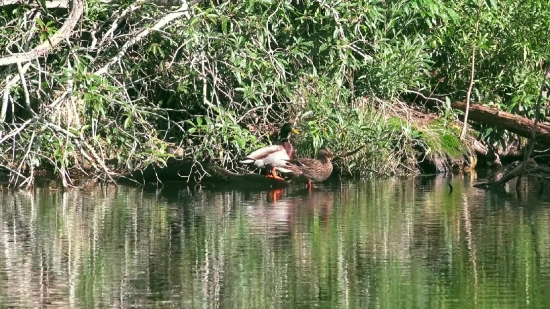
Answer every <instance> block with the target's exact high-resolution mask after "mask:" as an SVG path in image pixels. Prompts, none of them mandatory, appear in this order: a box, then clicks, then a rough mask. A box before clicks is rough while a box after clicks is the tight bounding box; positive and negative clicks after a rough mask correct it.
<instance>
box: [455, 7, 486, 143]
mask: <svg viewBox="0 0 550 309" xmlns="http://www.w3.org/2000/svg"><path fill="white" fill-rule="evenodd" d="M477 5H478V9H477V21H476V25H475V30H474V43H473V44H472V61H471V67H470V84H469V85H468V91H467V92H466V111H465V112H464V125H463V126H462V131H461V132H460V140H461V141H462V140H464V137H465V136H466V130H467V128H468V114H469V112H470V96H471V95H472V88H473V87H474V73H475V61H476V40H477V32H478V29H479V21H480V20H481V6H482V4H481V1H478V4H477Z"/></svg>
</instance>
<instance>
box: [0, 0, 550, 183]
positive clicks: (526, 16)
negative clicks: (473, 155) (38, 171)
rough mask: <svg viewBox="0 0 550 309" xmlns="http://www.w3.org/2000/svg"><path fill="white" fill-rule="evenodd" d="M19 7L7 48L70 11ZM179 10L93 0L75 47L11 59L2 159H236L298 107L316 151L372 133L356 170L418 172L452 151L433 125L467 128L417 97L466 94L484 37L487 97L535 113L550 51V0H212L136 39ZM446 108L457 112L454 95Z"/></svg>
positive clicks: (480, 68)
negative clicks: (415, 109)
mask: <svg viewBox="0 0 550 309" xmlns="http://www.w3.org/2000/svg"><path fill="white" fill-rule="evenodd" d="M4 8H7V9H5V10H2V12H1V13H0V14H1V15H0V20H2V21H1V22H0V23H1V24H4V25H5V26H4V27H1V29H0V49H1V50H6V51H9V52H10V53H16V52H23V51H28V50H31V49H32V48H33V46H36V45H37V44H40V43H41V42H44V41H45V40H48V37H49V36H51V35H52V34H53V33H55V32H56V31H57V30H58V29H59V28H60V27H61V25H62V24H63V23H64V22H65V19H66V15H67V10H63V9H51V8H50V9H45V8H44V7H25V6H7V7H4ZM173 9H174V8H171V9H168V8H164V7H160V6H157V5H155V4H153V3H150V2H139V3H134V2H129V1H126V2H107V3H105V2H99V1H88V2H86V9H85V11H84V16H83V17H82V18H81V21H80V23H79V25H78V26H77V28H76V29H75V32H74V33H73V35H72V36H71V37H70V40H68V41H67V42H64V44H63V45H61V47H59V48H56V49H55V50H53V51H52V52H50V53H49V54H48V56H47V57H42V58H39V60H35V61H32V62H29V63H27V64H26V63H23V64H22V66H19V67H18V65H15V64H12V65H8V66H3V67H0V75H1V77H2V78H1V82H0V85H1V88H2V89H6V90H5V91H4V93H3V100H2V105H1V110H0V111H1V113H0V125H1V126H2V128H1V129H2V130H3V134H2V135H1V136H0V141H1V143H0V150H1V151H2V158H1V159H0V164H1V166H2V167H4V168H9V169H12V170H14V171H18V172H22V171H23V170H25V166H26V167H27V169H26V171H27V172H32V171H33V169H34V168H36V167H38V166H44V165H51V166H54V167H55V168H56V169H57V170H58V171H59V172H60V174H61V175H63V178H64V179H65V180H68V179H69V177H70V172H69V171H68V168H70V167H74V166H77V167H78V166H80V165H83V164H88V165H91V166H92V167H94V170H96V171H102V172H103V173H104V174H109V173H113V171H115V170H117V171H120V168H123V169H128V168H129V169H135V168H140V167H143V166H145V165H147V164H150V163H152V162H157V163H161V164H162V163H163V162H164V160H166V158H168V157H169V156H170V154H169V152H168V151H167V147H168V145H169V143H175V144H176V145H178V146H181V149H182V152H183V155H184V156H185V157H191V158H193V159H194V160H196V161H204V160H214V161H219V162H220V163H222V164H224V165H229V166H230V167H234V166H233V165H232V162H234V159H235V158H236V157H238V156H240V155H242V154H243V153H245V152H246V151H249V150H251V149H252V148H254V147H257V146H259V145H262V144H264V143H266V142H268V141H269V140H268V139H267V136H268V135H269V133H273V132H274V131H275V130H276V127H277V126H278V125H280V124H281V123H282V122H283V121H285V120H292V121H294V120H296V121H297V124H298V126H299V127H298V128H299V129H300V131H301V132H302V133H303V134H302V135H301V136H300V138H299V139H298V140H297V141H296V142H295V144H296V145H297V147H298V150H299V152H301V153H302V154H304V155H310V154H312V153H313V150H314V148H316V147H318V146H320V145H321V144H322V143H327V144H328V145H330V146H331V148H332V149H333V151H334V152H335V153H339V152H343V151H346V150H351V149H354V148H356V147H357V146H358V145H361V144H365V145H368V147H367V148H365V150H364V151H363V152H362V155H358V156H357V157H355V158H352V159H349V160H346V162H344V163H343V165H342V167H344V170H348V171H350V172H351V173H359V174H365V173H370V172H371V171H372V170H375V171H378V172H380V173H384V174H389V173H410V172H414V168H415V166H416V160H417V159H418V153H417V152H418V151H419V150H420V151H423V152H427V153H430V152H435V151H439V150H441V149H432V148H433V147H438V146H437V145H438V143H434V142H433V139H432V142H430V141H429V140H426V138H425V136H431V135H433V134H432V133H433V132H436V134H437V135H438V136H444V135H447V136H448V135H452V134H450V133H452V132H454V130H455V128H451V126H449V125H441V126H438V127H437V128H428V127H427V126H426V125H425V124H423V123H421V122H412V121H411V120H410V119H409V118H408V117H403V115H405V114H407V112H403V110H404V108H405V107H406V103H411V102H410V101H413V100H414V99H415V97H416V95H417V94H418V93H422V94H424V95H426V96H429V95H437V96H439V97H447V102H449V101H452V100H464V99H465V94H466V90H467V88H468V83H469V79H470V66H471V60H472V59H471V56H472V50H474V53H475V54H476V58H475V63H474V68H475V78H474V81H475V83H474V85H473V92H472V98H471V99H472V101H473V102H480V103H483V104H491V105H496V106H499V108H501V109H503V110H508V111H513V112H518V113H522V114H524V115H528V116H532V107H533V105H534V102H535V99H536V95H537V88H538V85H539V83H540V77H541V75H542V70H541V66H542V65H543V63H544V61H546V60H547V59H548V56H549V54H550V44H548V43H549V42H548V38H547V35H546V32H547V31H548V29H550V2H548V1H540V0H527V1H523V2H521V3H520V2H518V1H514V0H506V1H498V2H497V1H477V2H475V1H468V0H459V1H447V0H439V1H437V0H433V1H432V0H417V1H405V0H395V1H393V0H392V1H309V0H308V1H265V0H263V1H262V0H250V1H237V2H233V1H209V2H199V3H194V4H192V5H191V7H190V9H189V11H188V12H187V11H186V13H185V14H183V15H182V18H179V19H176V20H174V21H172V22H171V23H169V25H168V26H167V27H165V28H163V29H160V30H155V31H152V32H151V33H149V34H148V35H147V36H145V37H144V39H143V40H141V41H139V42H135V44H133V42H132V41H131V40H132V39H134V38H135V37H136V36H137V35H138V34H139V33H140V32H141V31H143V30H144V29H150V28H151V27H153V26H154V25H155V24H156V23H157V22H158V21H159V20H162V18H165V17H166V16H170V14H166V12H168V11H170V10H173ZM125 44H126V45H127V46H129V48H128V49H127V50H126V53H123V54H120V52H121V50H123V49H124V48H123V46H124V45H125ZM117 55H122V57H121V58H120V60H119V61H114V62H113V63H112V64H111V65H110V66H109V67H108V70H106V71H105V70H104V71H102V70H101V68H104V66H106V65H109V64H110V62H109V61H110V60H111V59H113V57H116V56H117ZM28 65H30V67H29V66H28ZM18 71H20V72H21V71H22V72H24V73H25V74H17V72H18ZM105 72H107V73H105ZM102 73H105V74H102ZM17 76H24V78H23V79H21V80H20V81H18V82H16V83H13V85H11V87H7V85H9V84H10V80H14V79H16V78H17ZM441 116H442V117H443V118H442V119H444V121H442V122H440V123H443V124H446V123H447V122H446V121H445V119H446V120H452V119H453V118H454V117H455V116H456V115H455V114H454V112H452V111H451V110H450V107H449V106H448V104H447V105H445V104H442V105H441ZM481 129H483V130H485V131H483V132H484V133H485V135H487V136H488V137H489V138H493V139H498V138H501V137H502V136H503V135H502V134H503V132H498V131H496V130H492V128H481ZM487 129H489V130H487ZM434 130H435V131H434ZM428 131H429V132H428ZM489 133H490V134H489ZM366 167H370V168H366ZM117 168H118V169H117Z"/></svg>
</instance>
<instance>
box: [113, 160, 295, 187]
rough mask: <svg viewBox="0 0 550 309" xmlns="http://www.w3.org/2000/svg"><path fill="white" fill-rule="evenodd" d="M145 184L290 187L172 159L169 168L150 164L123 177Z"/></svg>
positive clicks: (255, 175)
mask: <svg viewBox="0 0 550 309" xmlns="http://www.w3.org/2000/svg"><path fill="white" fill-rule="evenodd" d="M123 179H126V180H130V181H133V182H137V183H140V184H144V183H147V182H149V183H150V182H159V183H162V182H172V181H178V182H181V181H185V182H188V183H199V182H200V183H202V184H207V183H210V184H219V185H223V186H224V187H231V188H242V189H245V188H246V189H260V188H261V189H270V188H273V189H280V188H286V187H288V186H290V182H288V181H285V180H279V179H273V178H268V177H266V176H265V175H262V174H255V173H246V174H238V173H234V172H231V171H229V170H227V169H225V168H222V167H220V166H217V165H214V164H208V163H205V162H204V163H201V164H193V161H192V160H189V159H184V160H176V159H169V160H168V161H167V164H166V166H162V167H160V166H157V165H154V164H152V165H150V166H148V167H147V168H145V169H144V170H139V171H135V172H133V173H130V174H126V175H124V176H123V177H121V178H119V179H118V180H119V181H122V180H123Z"/></svg>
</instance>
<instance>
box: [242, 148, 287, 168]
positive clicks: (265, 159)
mask: <svg viewBox="0 0 550 309" xmlns="http://www.w3.org/2000/svg"><path fill="white" fill-rule="evenodd" d="M289 159H290V158H289V157H288V154H287V153H286V151H285V149H284V147H283V146H281V145H271V146H265V147H262V148H260V149H258V150H254V151H253V152H251V153H250V154H249V155H248V156H246V157H245V158H244V159H243V160H241V161H239V162H240V163H243V164H254V165H255V166H257V167H263V166H265V165H272V166H274V167H277V166H285V165H286V164H287V161H286V160H289Z"/></svg>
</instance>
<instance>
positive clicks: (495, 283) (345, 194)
mask: <svg viewBox="0 0 550 309" xmlns="http://www.w3.org/2000/svg"><path fill="white" fill-rule="evenodd" d="M471 183H472V180H471V179H469V178H460V177H459V178H457V177H456V176H455V178H454V179H453V180H452V185H453V189H454V190H453V192H452V193H449V187H448V186H447V180H446V179H444V178H439V177H438V178H434V177H424V178H416V179H390V180H373V181H364V182H344V183H330V184H326V185H318V186H317V187H316V188H315V189H314V190H313V191H312V192H311V193H308V192H307V191H305V190H303V189H301V188H292V189H289V190H286V191H282V192H279V193H274V192H261V191H256V192H242V191H222V190H216V191H213V190H208V189H200V188H196V189H187V188H184V187H183V186H180V187H179V188H177V187H175V188H174V187H172V188H169V187H166V188H164V189H163V190H162V191H160V192H155V191H154V190H141V189H136V188H129V187H119V188H118V189H115V188H113V187H109V188H97V189H95V190H93V191H92V192H81V191H80V192H79V191H70V192H60V191H54V192H52V191H50V190H48V189H36V190H34V191H31V192H24V191H19V192H15V193H13V192H8V191H4V192H2V193H1V194H2V195H1V196H0V220H1V221H0V307H1V308H36V307H42V308H92V307H97V308H167V307H176V308H548V307H549V306H550V296H548V292H547V291H548V290H549V288H550V225H549V218H550V202H549V201H550V199H548V198H547V197H537V195H536V194H531V195H523V196H520V197H518V196H516V195H506V194H499V195H496V194H494V193H486V192H485V191H483V190H478V189H475V188H472V187H471ZM528 185H529V184H528Z"/></svg>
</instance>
